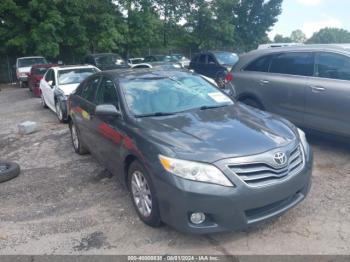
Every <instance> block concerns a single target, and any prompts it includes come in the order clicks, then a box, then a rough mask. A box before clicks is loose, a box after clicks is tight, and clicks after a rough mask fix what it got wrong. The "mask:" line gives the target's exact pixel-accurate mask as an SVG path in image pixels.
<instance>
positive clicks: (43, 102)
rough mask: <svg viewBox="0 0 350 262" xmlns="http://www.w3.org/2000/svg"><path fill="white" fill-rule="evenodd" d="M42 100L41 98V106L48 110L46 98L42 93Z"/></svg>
mask: <svg viewBox="0 0 350 262" xmlns="http://www.w3.org/2000/svg"><path fill="white" fill-rule="evenodd" d="M40 98H41V106H42V107H43V108H47V105H46V102H45V98H44V95H43V93H42V92H41V94H40Z"/></svg>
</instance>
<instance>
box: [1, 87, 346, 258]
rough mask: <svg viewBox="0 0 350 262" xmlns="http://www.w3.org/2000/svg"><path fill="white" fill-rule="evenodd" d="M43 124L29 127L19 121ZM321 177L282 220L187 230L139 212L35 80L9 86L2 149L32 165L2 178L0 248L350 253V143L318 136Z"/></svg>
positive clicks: (21, 251) (314, 141)
mask: <svg viewBox="0 0 350 262" xmlns="http://www.w3.org/2000/svg"><path fill="white" fill-rule="evenodd" d="M26 120H31V121H36V122H38V123H39V125H40V127H41V128H40V131H39V132H37V133H34V134H31V135H25V136H21V135H19V134H18V132H17V125H18V124H19V123H21V122H23V121H26ZM309 140H310V142H311V144H312V147H313V150H314V157H315V163H314V173H313V177H312V182H313V186H312V189H311V192H310V194H309V196H308V198H307V199H306V200H305V201H304V202H303V203H301V204H300V205H298V206H297V207H296V208H294V209H292V210H290V211H289V212H288V213H286V214H285V215H283V216H282V217H280V218H279V219H275V220H272V221H270V222H267V223H264V224H262V225H260V226H258V227H254V228H251V229H249V230H246V231H242V232H231V233H224V234H215V235H209V236H197V235H184V234H181V233H178V232H176V231H174V230H173V229H172V228H170V227H167V226H164V227H161V228H159V229H153V228H150V227H148V226H146V225H144V224H143V223H142V222H141V221H140V220H139V219H138V218H137V216H136V213H135V211H134V209H133V207H132V203H131V201H130V196H129V194H128V192H127V191H126V190H125V189H124V188H123V187H122V186H121V184H120V183H119V182H118V181H117V179H116V178H115V177H113V176H111V175H110V174H109V173H108V172H107V171H105V170H104V168H103V167H102V166H101V165H99V164H98V163H97V162H96V161H95V160H94V159H93V158H92V157H91V156H89V155H87V156H78V155H76V154H75V153H74V151H73V148H72V146H71V142H70V135H69V130H68V127H67V126H66V125H64V124H59V123H58V121H57V119H56V116H55V115H54V113H53V112H51V111H50V110H48V109H43V108H41V106H40V99H37V98H32V97H31V94H30V92H29V91H28V90H27V89H19V88H15V87H7V86H3V89H2V91H1V92H0V158H1V159H6V160H10V161H16V162H18V163H19V164H20V166H21V168H22V172H21V174H20V176H19V177H17V178H16V179H14V180H12V181H8V182H5V183H0V254H240V255H244V254H270V255H271V254H332V255H335V254H345V255H349V254H350V219H349V217H350V216H349V214H350V204H349V200H350V190H349V186H350V148H349V146H347V145H346V144H345V143H343V142H336V141H331V140H329V139H326V138H325V137H316V136H311V137H309Z"/></svg>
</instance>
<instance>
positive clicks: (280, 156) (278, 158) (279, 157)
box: [273, 152, 287, 166]
mask: <svg viewBox="0 0 350 262" xmlns="http://www.w3.org/2000/svg"><path fill="white" fill-rule="evenodd" d="M273 160H274V161H275V162H276V163H277V164H278V165H280V166H282V165H284V164H286V163H287V156H286V154H285V153H282V152H278V153H276V154H275V155H274V156H273Z"/></svg>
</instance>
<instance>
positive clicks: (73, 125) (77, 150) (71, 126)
mask: <svg viewBox="0 0 350 262" xmlns="http://www.w3.org/2000/svg"><path fill="white" fill-rule="evenodd" d="M73 128H74V129H75V132H76V135H77V138H78V148H76V147H75V145H74V141H73ZM69 130H70V136H71V142H72V146H73V148H74V151H75V153H77V154H79V151H80V150H79V147H80V143H81V142H80V137H79V132H78V130H77V127H76V125H75V124H74V123H73V121H70V122H69Z"/></svg>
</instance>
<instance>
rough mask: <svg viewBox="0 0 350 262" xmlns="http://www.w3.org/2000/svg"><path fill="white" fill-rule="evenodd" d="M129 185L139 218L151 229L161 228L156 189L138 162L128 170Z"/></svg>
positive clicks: (132, 164) (133, 163)
mask: <svg viewBox="0 0 350 262" xmlns="http://www.w3.org/2000/svg"><path fill="white" fill-rule="evenodd" d="M128 184H129V189H130V192H131V198H132V202H133V204H134V207H135V210H136V212H137V214H138V216H139V218H140V219H141V220H142V221H143V222H144V223H145V224H147V225H149V226H151V227H159V226H161V225H162V222H161V219H160V214H159V207H158V200H157V196H156V191H155V188H154V186H153V184H152V180H151V178H150V176H149V175H148V173H147V171H146V169H145V168H144V167H143V166H142V164H141V163H140V162H139V161H137V160H135V161H134V162H132V163H131V165H130V168H129V170H128Z"/></svg>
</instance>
